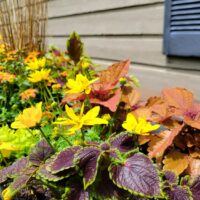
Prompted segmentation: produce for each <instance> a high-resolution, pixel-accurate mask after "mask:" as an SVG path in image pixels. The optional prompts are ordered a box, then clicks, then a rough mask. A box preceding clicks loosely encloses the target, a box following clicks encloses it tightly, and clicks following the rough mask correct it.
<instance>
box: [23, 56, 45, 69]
mask: <svg viewBox="0 0 200 200" xmlns="http://www.w3.org/2000/svg"><path fill="white" fill-rule="evenodd" d="M26 64H27V67H26V68H27V69H28V70H38V69H39V68H43V67H44V66H45V64H46V58H45V57H43V58H36V57H35V58H34V59H32V60H29V61H28V62H27V63H26Z"/></svg>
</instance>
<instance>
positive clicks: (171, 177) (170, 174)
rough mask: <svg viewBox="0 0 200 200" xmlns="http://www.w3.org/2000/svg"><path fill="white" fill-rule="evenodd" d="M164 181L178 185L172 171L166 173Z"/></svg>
mask: <svg viewBox="0 0 200 200" xmlns="http://www.w3.org/2000/svg"><path fill="white" fill-rule="evenodd" d="M164 180H165V181H167V182H168V183H169V184H173V183H178V179H177V177H176V174H175V173H174V172H172V171H165V172H164Z"/></svg>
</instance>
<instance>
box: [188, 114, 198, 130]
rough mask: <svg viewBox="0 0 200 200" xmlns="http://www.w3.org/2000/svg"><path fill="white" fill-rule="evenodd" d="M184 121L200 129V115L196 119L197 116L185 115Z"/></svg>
mask: <svg viewBox="0 0 200 200" xmlns="http://www.w3.org/2000/svg"><path fill="white" fill-rule="evenodd" d="M184 122H185V123H186V124H187V125H189V126H191V127H193V128H196V129H199V130H200V117H199V118H197V119H195V118H191V117H188V116H185V117H184Z"/></svg>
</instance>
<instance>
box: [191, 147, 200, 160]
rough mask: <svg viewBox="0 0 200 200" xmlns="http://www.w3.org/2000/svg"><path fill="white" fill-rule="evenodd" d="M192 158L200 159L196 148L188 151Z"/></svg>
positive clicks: (199, 153)
mask: <svg viewBox="0 0 200 200" xmlns="http://www.w3.org/2000/svg"><path fill="white" fill-rule="evenodd" d="M189 152H190V155H191V157H192V158H200V149H199V148H198V147H196V148H194V149H189Z"/></svg>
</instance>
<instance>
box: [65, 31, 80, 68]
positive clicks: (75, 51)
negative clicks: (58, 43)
mask: <svg viewBox="0 0 200 200" xmlns="http://www.w3.org/2000/svg"><path fill="white" fill-rule="evenodd" d="M67 51H68V54H69V57H70V58H71V59H72V60H73V61H74V63H75V64H76V63H78V62H79V61H80V58H81V56H82V54H83V43H82V42H81V39H80V37H79V35H78V34H77V33H75V32H73V33H72V34H71V35H70V38H69V40H68V41H67Z"/></svg>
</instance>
